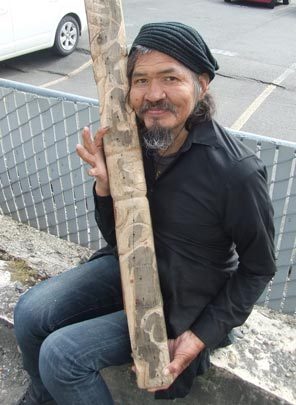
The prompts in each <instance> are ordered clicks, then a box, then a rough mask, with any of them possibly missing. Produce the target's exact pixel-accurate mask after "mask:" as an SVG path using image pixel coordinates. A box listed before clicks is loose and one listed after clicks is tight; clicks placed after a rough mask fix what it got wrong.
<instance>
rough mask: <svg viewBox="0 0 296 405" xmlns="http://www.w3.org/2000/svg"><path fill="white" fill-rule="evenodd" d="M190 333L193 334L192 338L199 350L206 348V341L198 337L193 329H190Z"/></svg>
mask: <svg viewBox="0 0 296 405" xmlns="http://www.w3.org/2000/svg"><path fill="white" fill-rule="evenodd" d="M189 332H190V334H191V336H190V337H191V339H192V340H193V341H194V344H195V345H196V347H197V348H198V349H199V351H202V350H204V349H205V348H206V345H205V343H204V342H203V341H202V340H201V339H200V338H199V337H198V336H196V334H195V333H194V332H192V330H189Z"/></svg>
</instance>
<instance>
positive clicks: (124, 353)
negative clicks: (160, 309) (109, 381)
mask: <svg viewBox="0 0 296 405" xmlns="http://www.w3.org/2000/svg"><path fill="white" fill-rule="evenodd" d="M131 361H132V358H131V345H130V338H129V332H128V326H127V319H126V314H125V313H124V311H123V310H121V311H117V312H114V313H112V314H108V315H103V316H100V317H97V318H93V319H89V320H86V321H83V322H79V323H75V324H72V325H68V326H65V327H63V328H61V329H59V330H57V331H55V332H53V333H52V334H50V335H49V336H48V337H47V338H46V340H45V341H44V342H43V344H42V348H41V352H40V363H39V366H40V367H41V368H42V369H43V373H45V374H46V370H47V369H48V370H55V369H56V366H57V364H58V365H59V367H58V370H56V371H55V373H56V376H57V377H60V378H62V379H65V378H66V379H67V376H66V375H65V374H67V375H68V374H69V375H68V377H69V379H71V377H70V374H74V375H75V376H77V375H83V374H84V373H90V372H96V371H99V370H101V369H103V368H105V367H109V366H113V365H114V366H115V365H121V364H125V363H129V362H131ZM59 373H60V375H59ZM58 375H59V376H58Z"/></svg>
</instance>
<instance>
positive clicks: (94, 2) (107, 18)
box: [85, 0, 172, 388]
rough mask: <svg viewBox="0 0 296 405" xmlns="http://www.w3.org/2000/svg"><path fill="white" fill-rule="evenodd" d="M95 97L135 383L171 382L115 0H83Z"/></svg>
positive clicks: (148, 385)
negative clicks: (103, 129)
mask: <svg viewBox="0 0 296 405" xmlns="http://www.w3.org/2000/svg"><path fill="white" fill-rule="evenodd" d="M85 6H86V12H87V20H88V28H89V39H90V49H91V56H92V59H93V67H94V76H95V81H96V84H97V88H98V93H99V100H100V121H101V126H104V127H105V126H108V127H110V131H109V133H108V135H107V136H106V137H105V138H104V150H105V154H106V162H107V169H108V174H109V181H110V189H111V195H112V198H113V202H114V213H115V223H116V237H117V246H118V254H119V262H120V271H121V279H122V285H123V294H124V301H125V309H126V313H127V319H128V326H129V333H130V339H131V345H132V352H133V358H134V362H135V365H136V369H137V384H138V386H139V387H140V388H151V387H160V386H162V385H167V384H170V383H171V382H172V377H171V376H164V375H163V369H164V368H165V366H166V365H168V364H169V362H170V359H169V352H168V343H167V333H166V326H165V321H164V315H163V304H162V296H161V291H160V286H159V278H158V272H157V263H156V259H155V249H154V241H153V233H152V226H151V218H150V212H149V205H148V200H147V198H146V182H145V176H144V169H143V162H142V155H141V148H140V144H139V138H138V134H137V127H136V121H135V116H134V113H133V112H132V111H131V110H130V108H129V107H128V106H127V105H126V94H127V89H128V82H127V77H126V62H127V50H126V39H125V28H124V20H123V14H122V5H121V2H120V1H119V0H109V1H108V0H85Z"/></svg>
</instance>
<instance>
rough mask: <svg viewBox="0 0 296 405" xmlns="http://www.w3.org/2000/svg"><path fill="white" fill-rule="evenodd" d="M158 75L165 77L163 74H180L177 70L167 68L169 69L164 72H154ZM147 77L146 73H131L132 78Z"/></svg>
mask: <svg viewBox="0 0 296 405" xmlns="http://www.w3.org/2000/svg"><path fill="white" fill-rule="evenodd" d="M156 73H157V74H158V75H165V74H171V73H175V74H176V73H180V72H179V71H178V70H177V69H175V68H169V69H164V70H159V71H158V72H156ZM146 75H147V73H146V72H144V71H143V72H141V71H139V72H137V71H134V72H133V77H140V76H146Z"/></svg>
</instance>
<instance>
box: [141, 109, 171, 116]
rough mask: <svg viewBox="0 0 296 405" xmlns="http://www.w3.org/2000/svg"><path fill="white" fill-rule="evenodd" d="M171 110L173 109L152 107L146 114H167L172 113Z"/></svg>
mask: <svg viewBox="0 0 296 405" xmlns="http://www.w3.org/2000/svg"><path fill="white" fill-rule="evenodd" d="M170 112H171V111H169V110H162V109H160V108H150V109H149V110H147V111H146V112H145V114H148V115H162V114H167V113H170Z"/></svg>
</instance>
